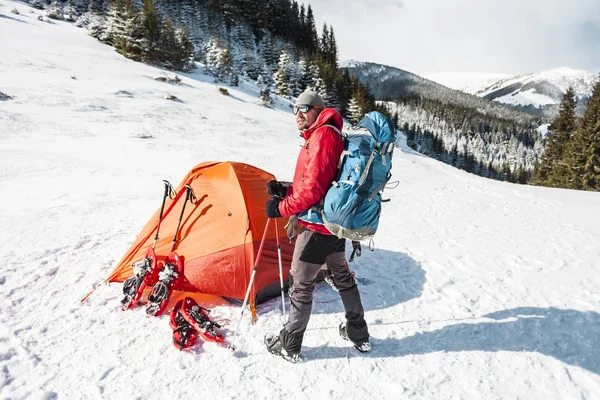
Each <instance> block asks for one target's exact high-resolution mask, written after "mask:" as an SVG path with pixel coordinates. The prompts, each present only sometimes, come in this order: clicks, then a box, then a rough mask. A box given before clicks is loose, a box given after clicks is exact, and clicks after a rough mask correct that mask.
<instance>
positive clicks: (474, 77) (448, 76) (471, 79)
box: [423, 72, 511, 94]
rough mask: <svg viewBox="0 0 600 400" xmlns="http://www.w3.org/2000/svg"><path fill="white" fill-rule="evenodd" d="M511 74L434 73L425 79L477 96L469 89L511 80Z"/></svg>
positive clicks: (425, 75)
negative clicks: (507, 79) (502, 80)
mask: <svg viewBox="0 0 600 400" xmlns="http://www.w3.org/2000/svg"><path fill="white" fill-rule="evenodd" d="M510 76H511V75H509V74H493V73H484V72H434V73H430V74H424V75H423V77H425V78H427V79H429V80H431V81H434V82H437V83H439V84H441V85H444V86H446V87H449V88H450V89H455V90H462V91H464V92H466V93H470V94H475V93H473V92H471V91H469V90H468V89H465V88H470V87H472V86H474V85H477V86H481V85H484V84H492V83H495V82H498V81H499V80H501V79H506V78H509V77H510Z"/></svg>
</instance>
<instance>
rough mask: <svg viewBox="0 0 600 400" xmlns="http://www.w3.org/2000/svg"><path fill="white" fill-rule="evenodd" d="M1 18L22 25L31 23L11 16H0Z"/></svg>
mask: <svg viewBox="0 0 600 400" xmlns="http://www.w3.org/2000/svg"><path fill="white" fill-rule="evenodd" d="M0 18H4V19H10V20H11V21H16V22H21V23H22V24H28V23H29V22H27V21H21V20H20V19H17V18H13V17H11V16H10V15H5V14H0Z"/></svg>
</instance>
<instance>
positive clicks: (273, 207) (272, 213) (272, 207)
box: [265, 200, 281, 218]
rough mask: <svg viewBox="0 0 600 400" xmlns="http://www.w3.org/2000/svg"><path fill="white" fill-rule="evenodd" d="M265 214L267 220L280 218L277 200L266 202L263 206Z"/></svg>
mask: <svg viewBox="0 0 600 400" xmlns="http://www.w3.org/2000/svg"><path fill="white" fill-rule="evenodd" d="M265 214H267V218H280V217H281V213H280V212H279V200H268V201H267V203H266V204H265Z"/></svg>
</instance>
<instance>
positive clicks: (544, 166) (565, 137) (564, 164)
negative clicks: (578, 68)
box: [535, 88, 576, 187]
mask: <svg viewBox="0 0 600 400" xmlns="http://www.w3.org/2000/svg"><path fill="white" fill-rule="evenodd" d="M575 105H576V102H575V91H574V90H573V89H572V88H569V89H567V92H566V93H565V94H564V96H563V99H562V101H561V104H560V108H559V112H558V114H557V116H556V118H555V119H554V121H553V122H552V124H551V125H550V130H549V133H548V136H547V138H546V141H547V145H546V150H545V151H544V154H543V155H542V157H541V161H540V164H539V168H538V169H537V171H536V172H535V182H536V183H537V184H540V185H546V186H555V187H567V186H568V185H567V183H568V181H569V177H570V175H571V174H570V169H571V168H570V166H569V164H570V163H569V161H568V152H569V149H568V146H569V142H570V141H571V137H572V136H573V134H574V133H575V128H576V115H575Z"/></svg>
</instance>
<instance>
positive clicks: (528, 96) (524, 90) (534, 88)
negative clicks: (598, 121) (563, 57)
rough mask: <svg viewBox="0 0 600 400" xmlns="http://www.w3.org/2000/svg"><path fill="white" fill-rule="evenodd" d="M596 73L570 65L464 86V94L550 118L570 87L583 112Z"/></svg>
mask: <svg viewBox="0 0 600 400" xmlns="http://www.w3.org/2000/svg"><path fill="white" fill-rule="evenodd" d="M597 78H598V76H597V75H595V74H593V73H591V72H587V71H582V70H576V69H571V68H566V67H563V68H556V69H552V70H547V71H542V72H536V73H530V74H524V75H519V76H515V77H509V78H505V79H500V80H498V81H496V82H493V83H490V82H483V83H481V84H477V85H471V86H468V87H465V88H463V90H464V91H465V92H467V93H471V94H474V95H476V96H479V97H483V98H486V99H489V100H494V101H497V102H499V103H502V104H506V105H509V106H512V107H515V108H517V109H521V110H523V111H526V112H529V113H533V114H536V115H542V116H545V117H549V118H552V117H553V116H554V115H555V114H556V112H557V111H558V104H560V101H561V100H562V96H563V95H564V93H565V92H566V91H567V88H568V87H569V86H571V87H573V89H574V90H575V93H576V96H577V103H578V112H579V113H580V114H583V111H584V109H585V104H586V103H587V100H588V99H589V98H590V96H591V94H592V88H593V86H594V83H595V82H596V80H597Z"/></svg>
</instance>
